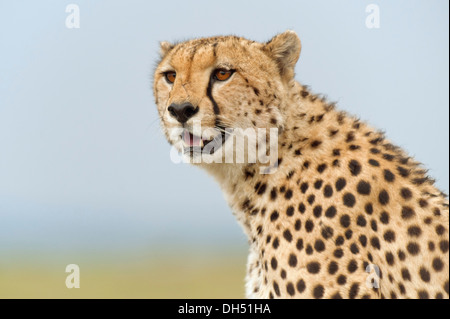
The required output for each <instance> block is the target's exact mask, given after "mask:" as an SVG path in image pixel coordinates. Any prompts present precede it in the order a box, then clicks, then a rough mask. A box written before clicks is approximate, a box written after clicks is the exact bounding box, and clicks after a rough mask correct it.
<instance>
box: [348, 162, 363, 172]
mask: <svg viewBox="0 0 450 319" xmlns="http://www.w3.org/2000/svg"><path fill="white" fill-rule="evenodd" d="M348 168H349V170H350V173H351V174H352V175H353V176H358V175H359V173H361V164H359V162H358V161H356V160H351V161H350V163H349V164H348Z"/></svg>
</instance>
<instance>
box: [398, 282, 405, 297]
mask: <svg viewBox="0 0 450 319" xmlns="http://www.w3.org/2000/svg"><path fill="white" fill-rule="evenodd" d="M398 289H399V290H400V293H401V294H402V295H405V294H406V288H405V286H404V285H403V284H402V283H399V284H398Z"/></svg>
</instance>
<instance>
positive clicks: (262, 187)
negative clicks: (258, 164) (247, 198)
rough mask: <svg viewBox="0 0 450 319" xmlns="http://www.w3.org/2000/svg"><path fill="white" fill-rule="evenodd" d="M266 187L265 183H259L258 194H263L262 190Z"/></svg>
mask: <svg viewBox="0 0 450 319" xmlns="http://www.w3.org/2000/svg"><path fill="white" fill-rule="evenodd" d="M266 187H267V185H266V184H262V185H261V187H260V188H259V189H258V193H257V194H258V195H262V194H264V192H265V191H266Z"/></svg>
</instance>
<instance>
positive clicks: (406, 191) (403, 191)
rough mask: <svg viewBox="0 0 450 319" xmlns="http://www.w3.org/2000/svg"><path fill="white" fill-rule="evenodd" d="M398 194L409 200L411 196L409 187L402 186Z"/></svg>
mask: <svg viewBox="0 0 450 319" xmlns="http://www.w3.org/2000/svg"><path fill="white" fill-rule="evenodd" d="M400 195H401V196H402V197H403V199H405V200H409V199H411V197H412V192H411V190H410V189H409V188H406V187H404V188H402V189H401V190H400Z"/></svg>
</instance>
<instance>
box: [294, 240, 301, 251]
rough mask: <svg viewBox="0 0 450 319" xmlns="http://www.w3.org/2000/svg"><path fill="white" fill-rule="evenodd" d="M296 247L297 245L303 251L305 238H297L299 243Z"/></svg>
mask: <svg viewBox="0 0 450 319" xmlns="http://www.w3.org/2000/svg"><path fill="white" fill-rule="evenodd" d="M295 247H297V249H298V250H299V251H301V250H302V249H303V239H301V238H299V239H298V240H297V244H296V245H295Z"/></svg>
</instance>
